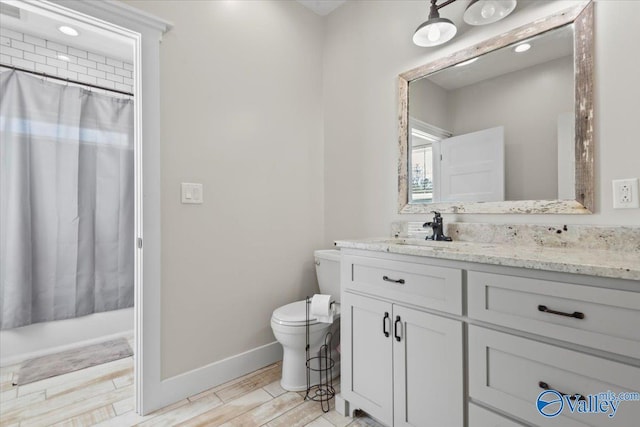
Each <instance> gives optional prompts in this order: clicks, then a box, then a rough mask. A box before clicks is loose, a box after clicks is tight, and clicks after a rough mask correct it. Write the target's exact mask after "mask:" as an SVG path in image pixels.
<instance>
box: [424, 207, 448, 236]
mask: <svg viewBox="0 0 640 427" xmlns="http://www.w3.org/2000/svg"><path fill="white" fill-rule="evenodd" d="M431 213H433V214H434V216H433V221H430V222H425V223H424V224H422V228H427V227H431V228H432V229H433V235H431V236H427V237H426V239H425V240H441V241H444V242H450V241H451V237H449V236H445V235H444V223H443V222H442V215H440V212H436V211H431Z"/></svg>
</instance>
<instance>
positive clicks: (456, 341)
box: [393, 305, 464, 427]
mask: <svg viewBox="0 0 640 427" xmlns="http://www.w3.org/2000/svg"><path fill="white" fill-rule="evenodd" d="M393 326H394V330H393V343H394V346H393V360H394V391H395V393H394V423H393V425H394V427H405V426H413V427H430V426H433V427H442V426H446V427H462V425H463V423H464V406H463V405H464V403H463V397H464V396H463V380H462V372H463V359H462V322H460V321H457V320H451V319H446V318H444V317H440V316H434V315H431V314H427V313H423V312H420V311H416V310H412V309H409V308H405V307H402V306H398V305H394V306H393Z"/></svg>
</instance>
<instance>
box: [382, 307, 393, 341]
mask: <svg viewBox="0 0 640 427" xmlns="http://www.w3.org/2000/svg"><path fill="white" fill-rule="evenodd" d="M387 320H388V321H389V322H387ZM387 323H389V326H391V318H390V317H389V313H388V312H386V311H385V312H384V317H383V318H382V333H383V334H384V336H385V337H387V338H389V331H388V330H387Z"/></svg>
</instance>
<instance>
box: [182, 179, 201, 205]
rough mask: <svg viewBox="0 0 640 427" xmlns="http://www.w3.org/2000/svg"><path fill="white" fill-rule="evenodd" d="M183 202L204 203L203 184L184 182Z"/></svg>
mask: <svg viewBox="0 0 640 427" xmlns="http://www.w3.org/2000/svg"><path fill="white" fill-rule="evenodd" d="M181 187H182V192H181V194H182V203H185V204H191V205H193V204H196V205H199V204H202V202H203V201H204V195H203V188H202V184H199V183H193V182H183V183H182V185H181Z"/></svg>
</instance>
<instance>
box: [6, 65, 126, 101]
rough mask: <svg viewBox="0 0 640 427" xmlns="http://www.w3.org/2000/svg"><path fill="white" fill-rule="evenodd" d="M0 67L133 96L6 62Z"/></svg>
mask: <svg viewBox="0 0 640 427" xmlns="http://www.w3.org/2000/svg"><path fill="white" fill-rule="evenodd" d="M0 67H2V68H10V69H12V70H16V71H22V72H23V73H29V74H34V75H36V76H40V77H45V78H48V79H54V80H60V81H63V82H67V83H75V84H79V85H82V86H88V87H93V88H96V89H101V90H106V91H108V92H115V93H119V94H121V95H129V96H133V94H132V93H131V92H125V91H122V90H117V89H111V88H108V87H105V86H99V85H94V84H91V83H85V82H81V81H78V80H71V79H67V78H64V77H58V76H52V75H51V74H47V73H41V72H39V71H31V70H27V69H26V68H20V67H16V66H14V65H6V64H2V63H0Z"/></svg>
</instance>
